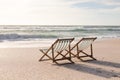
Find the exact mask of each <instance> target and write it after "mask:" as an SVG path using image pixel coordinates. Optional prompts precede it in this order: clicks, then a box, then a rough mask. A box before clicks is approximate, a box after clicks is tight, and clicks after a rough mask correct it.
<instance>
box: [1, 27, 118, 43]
mask: <svg viewBox="0 0 120 80" xmlns="http://www.w3.org/2000/svg"><path fill="white" fill-rule="evenodd" d="M66 37H75V38H78V37H98V38H117V37H120V26H81V25H0V41H24V40H26V41H30V40H44V39H56V38H66Z"/></svg>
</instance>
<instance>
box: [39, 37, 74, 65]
mask: <svg viewBox="0 0 120 80" xmlns="http://www.w3.org/2000/svg"><path fill="white" fill-rule="evenodd" d="M73 40H74V38H66V39H57V40H56V41H55V42H54V43H53V44H52V45H51V47H49V48H48V49H47V50H46V51H44V50H43V49H40V52H42V53H43V55H42V57H41V58H40V59H39V61H45V60H52V61H53V63H56V64H58V62H57V61H59V60H69V61H70V62H71V63H74V62H73V61H72V60H71V52H70V48H71V42H72V41H73ZM60 41H62V42H63V43H64V41H68V42H69V43H68V47H67V49H66V48H65V49H64V48H63V47H64V46H65V45H64V46H63V45H58V46H60V47H59V48H63V49H61V50H60V51H55V46H56V45H57V43H60ZM61 44H62V43H61ZM63 51H67V54H68V56H67V54H65V55H64V54H62V53H63ZM49 52H50V53H49ZM49 54H52V56H50V55H49ZM55 54H56V55H55ZM59 55H61V56H62V58H58V56H59ZM45 56H46V57H47V58H48V59H44V57H45Z"/></svg>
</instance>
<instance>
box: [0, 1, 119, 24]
mask: <svg viewBox="0 0 120 80" xmlns="http://www.w3.org/2000/svg"><path fill="white" fill-rule="evenodd" d="M0 25H120V0H0Z"/></svg>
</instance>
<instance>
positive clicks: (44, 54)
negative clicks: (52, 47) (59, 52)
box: [39, 51, 52, 61]
mask: <svg viewBox="0 0 120 80" xmlns="http://www.w3.org/2000/svg"><path fill="white" fill-rule="evenodd" d="M41 53H43V56H42V57H41V58H40V59H39V61H44V60H52V58H51V57H50V56H49V55H47V53H44V52H43V51H41ZM45 56H47V57H48V59H43V58H44V57H45Z"/></svg>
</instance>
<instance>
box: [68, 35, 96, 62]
mask: <svg viewBox="0 0 120 80" xmlns="http://www.w3.org/2000/svg"><path fill="white" fill-rule="evenodd" d="M96 39H97V37H93V38H82V39H80V41H78V42H77V43H76V44H75V45H74V46H73V47H72V48H71V49H70V52H72V50H74V49H75V48H76V47H77V48H76V51H77V54H74V53H71V54H72V55H73V56H72V57H77V58H78V59H80V60H81V61H88V60H83V59H82V58H84V57H90V58H91V59H92V60H96V58H94V56H93V42H94V40H96ZM83 40H93V42H91V44H90V45H89V46H88V47H90V53H89V54H88V53H86V52H85V51H84V50H85V49H83V50H80V49H79V44H80V43H81V42H82V41H83ZM80 53H83V54H84V56H80Z"/></svg>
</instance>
